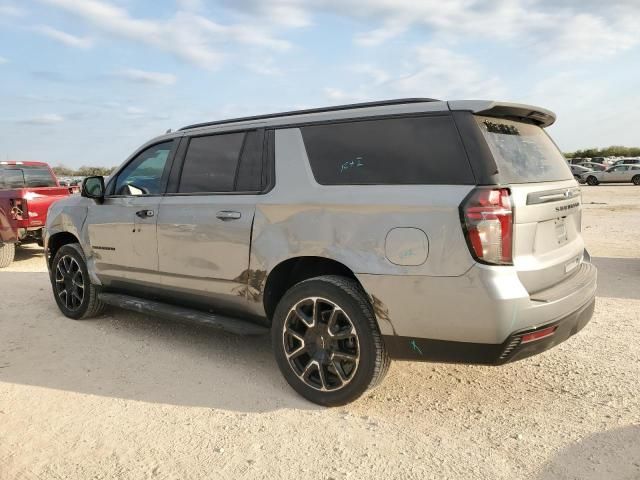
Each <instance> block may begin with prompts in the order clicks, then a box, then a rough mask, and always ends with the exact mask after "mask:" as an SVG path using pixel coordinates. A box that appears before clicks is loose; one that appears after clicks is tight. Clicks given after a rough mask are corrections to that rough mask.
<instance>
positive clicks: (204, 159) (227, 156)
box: [178, 132, 245, 193]
mask: <svg viewBox="0 0 640 480" xmlns="http://www.w3.org/2000/svg"><path fill="white" fill-rule="evenodd" d="M244 137H245V133H244V132H240V133H227V134H220V135H209V136H205V137H194V138H192V139H191V140H190V141H189V147H188V148H187V154H186V156H185V159H184V166H183V168H182V175H181V177H180V186H179V188H178V192H180V193H198V192H201V193H204V192H232V191H233V190H234V184H235V179H236V170H237V168H238V160H239V158H240V152H241V149H242V144H243V142H244Z"/></svg>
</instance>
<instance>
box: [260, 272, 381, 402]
mask: <svg viewBox="0 0 640 480" xmlns="http://www.w3.org/2000/svg"><path fill="white" fill-rule="evenodd" d="M271 337H272V342H273V349H274V354H275V357H276V361H277V363H278V367H279V368H280V371H281V372H282V375H283V376H284V378H285V379H286V380H287V382H288V383H289V385H291V387H292V388H293V389H294V390H295V391H296V392H298V393H299V394H300V395H302V396H303V397H305V398H306V399H307V400H310V401H311V402H313V403H317V404H318V405H324V406H327V407H335V406H339V405H344V404H347V403H349V402H352V401H354V400H356V399H357V398H358V397H360V396H361V395H362V394H363V393H364V392H366V391H367V390H369V389H370V388H373V387H375V386H377V385H378V384H379V383H380V382H381V381H382V379H383V378H384V376H385V375H386V373H387V371H388V369H389V363H390V360H389V356H388V355H387V352H386V350H385V346H384V342H383V340H382V336H381V334H380V330H379V329H378V324H377V321H376V317H375V315H374V313H373V309H372V307H371V303H370V302H369V299H368V298H367V295H366V294H365V292H364V291H363V290H362V287H361V286H360V285H359V284H358V283H357V282H356V281H355V280H352V279H350V278H346V277H341V276H336V275H327V276H321V277H315V278H311V279H309V280H305V281H303V282H300V283H298V284H297V285H294V286H293V287H291V288H290V289H289V290H288V291H287V292H286V293H285V295H284V296H283V297H282V299H281V300H280V302H279V303H278V306H277V308H276V311H275V313H274V316H273V324H272V327H271Z"/></svg>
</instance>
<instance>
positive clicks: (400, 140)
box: [300, 115, 474, 185]
mask: <svg viewBox="0 0 640 480" xmlns="http://www.w3.org/2000/svg"><path fill="white" fill-rule="evenodd" d="M300 130H301V131H302V136H303V138H304V144H305V147H306V150H307V155H308V157H309V162H310V164H311V169H312V171H313V175H314V177H315V178H316V181H317V182H318V183H320V184H323V185H428V184H439V185H446V184H454V185H460V184H473V183H474V176H473V173H472V171H471V167H470V165H469V162H468V160H467V156H466V154H465V151H464V148H463V146H462V143H461V141H460V138H459V135H458V132H457V130H456V127H455V125H454V123H453V119H452V118H451V117H450V116H447V115H440V116H431V117H412V118H395V119H378V120H362V121H355V122H341V123H334V124H329V125H311V126H307V127H302V128H301V129H300Z"/></svg>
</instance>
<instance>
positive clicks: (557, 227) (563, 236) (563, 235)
mask: <svg viewBox="0 0 640 480" xmlns="http://www.w3.org/2000/svg"><path fill="white" fill-rule="evenodd" d="M565 220H566V218H565V217H562V218H557V219H555V220H554V221H553V224H554V231H555V234H556V240H557V242H558V245H564V244H565V243H567V242H568V241H569V236H568V235H567V223H566V221H565Z"/></svg>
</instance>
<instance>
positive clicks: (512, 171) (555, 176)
mask: <svg viewBox="0 0 640 480" xmlns="http://www.w3.org/2000/svg"><path fill="white" fill-rule="evenodd" d="M477 121H478V125H480V129H481V130H482V133H483V134H484V137H485V139H486V140H487V143H488V144H489V149H490V150H491V153H492V154H493V157H494V158H495V160H496V164H497V165H498V171H499V173H500V179H501V181H502V182H504V183H529V182H550V181H556V180H569V179H571V178H572V174H571V170H569V167H568V165H567V162H566V160H565V159H564V157H563V156H562V153H561V152H560V150H558V147H556V145H555V144H554V143H553V142H552V141H551V139H550V138H549V137H548V136H547V134H546V133H545V132H544V130H542V128H540V127H538V126H536V125H532V124H530V123H524V122H516V121H511V120H504V119H501V118H493V117H480V116H479V117H477Z"/></svg>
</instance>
